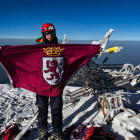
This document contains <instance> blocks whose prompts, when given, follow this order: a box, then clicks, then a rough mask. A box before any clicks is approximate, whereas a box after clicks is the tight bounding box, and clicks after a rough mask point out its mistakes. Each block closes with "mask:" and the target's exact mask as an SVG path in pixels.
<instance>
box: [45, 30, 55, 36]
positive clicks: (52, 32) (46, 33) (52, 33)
mask: <svg viewBox="0 0 140 140" xmlns="http://www.w3.org/2000/svg"><path fill="white" fill-rule="evenodd" d="M49 34H51V35H54V34H55V32H54V31H50V32H45V35H46V36H48V35H49Z"/></svg>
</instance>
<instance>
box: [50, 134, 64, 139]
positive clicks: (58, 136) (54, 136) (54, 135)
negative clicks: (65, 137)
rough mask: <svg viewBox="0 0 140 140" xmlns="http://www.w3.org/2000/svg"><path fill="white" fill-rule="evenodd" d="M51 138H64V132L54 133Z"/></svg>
mask: <svg viewBox="0 0 140 140" xmlns="http://www.w3.org/2000/svg"><path fill="white" fill-rule="evenodd" d="M50 140H62V133H53V135H52V136H51V139H50Z"/></svg>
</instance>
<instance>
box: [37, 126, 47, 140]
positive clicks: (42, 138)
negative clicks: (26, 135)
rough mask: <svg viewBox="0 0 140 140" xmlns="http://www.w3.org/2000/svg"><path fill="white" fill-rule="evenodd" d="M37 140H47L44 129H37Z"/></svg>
mask: <svg viewBox="0 0 140 140" xmlns="http://www.w3.org/2000/svg"><path fill="white" fill-rule="evenodd" d="M38 136H39V140H48V132H47V131H46V128H39V131H38Z"/></svg>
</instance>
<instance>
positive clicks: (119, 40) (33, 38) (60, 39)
mask: <svg viewBox="0 0 140 140" xmlns="http://www.w3.org/2000/svg"><path fill="white" fill-rule="evenodd" d="M0 39H37V38H11V37H10V38H1V37H0ZM58 40H63V39H58ZM68 40H75V41H76V40H79V41H88V40H89V41H91V40H92V39H67V41H68ZM94 40H95V41H99V40H98V39H94ZM94 40H92V41H94ZM109 41H140V40H117V39H116V40H112V39H109Z"/></svg>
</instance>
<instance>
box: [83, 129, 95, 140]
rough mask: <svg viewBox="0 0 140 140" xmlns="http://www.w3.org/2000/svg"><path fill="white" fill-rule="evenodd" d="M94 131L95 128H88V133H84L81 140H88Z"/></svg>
mask: <svg viewBox="0 0 140 140" xmlns="http://www.w3.org/2000/svg"><path fill="white" fill-rule="evenodd" d="M94 129H95V127H90V128H89V129H88V131H87V132H86V133H85V136H84V139H83V140H90V137H91V136H92V134H93V131H94Z"/></svg>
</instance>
